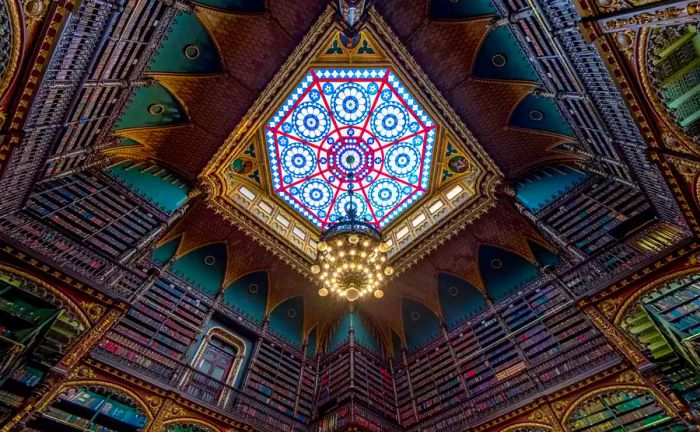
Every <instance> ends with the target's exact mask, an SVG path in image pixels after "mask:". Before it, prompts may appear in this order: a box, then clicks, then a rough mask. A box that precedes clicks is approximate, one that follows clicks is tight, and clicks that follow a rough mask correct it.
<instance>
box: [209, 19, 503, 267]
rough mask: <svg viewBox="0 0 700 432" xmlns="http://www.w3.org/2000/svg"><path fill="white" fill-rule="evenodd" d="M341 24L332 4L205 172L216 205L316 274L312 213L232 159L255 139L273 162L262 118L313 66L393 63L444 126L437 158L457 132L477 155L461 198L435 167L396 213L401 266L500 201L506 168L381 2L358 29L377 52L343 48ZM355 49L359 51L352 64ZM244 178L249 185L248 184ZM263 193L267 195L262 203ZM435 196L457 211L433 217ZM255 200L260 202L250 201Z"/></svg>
mask: <svg viewBox="0 0 700 432" xmlns="http://www.w3.org/2000/svg"><path fill="white" fill-rule="evenodd" d="M340 31H341V28H340V27H339V24H338V23H337V22H335V21H333V10H332V8H328V9H327V10H326V12H325V13H324V14H323V15H322V17H321V18H320V19H319V20H318V21H317V22H316V23H315V24H314V26H313V27H312V29H311V30H310V32H309V33H307V35H306V37H305V38H304V40H303V41H302V43H301V44H300V45H299V46H298V47H297V49H296V50H295V52H294V53H293V54H292V56H290V58H289V59H288V61H287V62H286V63H285V65H284V66H283V67H282V68H281V70H280V71H279V72H278V73H277V75H276V76H275V77H274V78H273V80H272V81H271V83H270V84H269V85H268V87H267V88H266V89H265V90H264V91H263V92H262V94H261V96H260V97H259V98H258V100H257V101H256V102H255V104H254V105H253V106H252V107H251V109H250V110H249V111H248V113H247V114H246V116H245V117H244V119H243V120H242V121H241V122H240V123H239V125H238V126H237V127H236V129H235V130H234V131H233V133H232V134H231V135H230V136H229V138H228V139H227V140H226V142H225V144H224V145H223V146H222V147H221V148H220V149H219V151H218V152H217V153H216V155H215V156H214V157H213V159H212V161H211V162H210V163H209V165H208V166H207V168H206V169H205V170H204V172H203V173H202V174H201V175H200V177H199V179H200V181H201V182H202V183H204V184H207V185H208V186H207V189H209V190H210V191H211V193H210V199H209V200H208V201H207V205H208V206H209V207H211V208H212V209H214V210H215V211H216V212H217V213H219V214H221V215H223V216H225V217H226V218H227V219H229V220H230V221H232V222H233V223H235V225H236V226H238V227H239V228H242V229H243V231H244V232H246V234H249V235H250V236H251V237H253V238H254V239H255V240H256V241H258V242H259V243H260V244H262V245H264V246H265V247H266V248H268V249H270V250H271V251H272V253H273V254H276V255H280V256H281V257H282V259H283V260H284V261H285V262H287V263H289V264H290V265H292V266H293V267H294V268H296V269H297V270H299V271H300V272H302V273H304V274H306V273H308V268H309V266H310V264H311V262H312V260H313V258H314V255H315V247H314V245H315V243H316V242H317V241H318V236H319V235H320V231H319V230H318V228H316V227H315V226H313V225H312V224H311V222H309V221H308V220H306V219H305V218H302V217H297V215H296V211H295V210H294V209H291V208H290V207H289V205H288V204H287V203H285V202H283V201H282V199H281V198H280V197H279V196H277V194H276V193H273V191H271V190H270V189H271V187H272V186H271V185H270V184H267V180H261V182H260V183H259V184H253V183H252V182H250V181H249V180H248V179H239V178H238V177H234V176H232V175H231V174H230V164H231V161H233V160H234V158H235V157H236V155H238V154H241V152H242V151H244V150H245V149H246V148H248V147H250V146H251V144H252V145H253V146H254V147H255V148H256V153H257V157H258V158H263V159H265V160H266V161H267V148H266V147H265V145H264V144H263V143H265V134H264V133H263V128H262V125H264V124H265V122H267V119H268V117H269V116H270V115H272V114H271V113H274V112H275V111H274V110H275V108H276V107H278V106H279V105H280V104H282V102H283V101H284V99H286V98H287V95H288V93H290V92H291V91H292V89H293V88H294V87H295V86H296V82H297V81H298V80H299V79H300V77H301V76H302V75H303V74H305V73H306V70H307V69H308V68H310V67H311V66H312V65H313V66H314V67H317V66H318V67H347V66H348V65H349V64H352V65H359V66H363V67H391V68H392V70H394V71H396V74H397V76H398V77H399V78H400V79H401V81H403V82H404V83H406V84H407V88H410V89H412V90H416V91H417V93H418V96H420V97H418V98H417V99H418V100H419V101H420V104H422V105H423V107H425V108H426V111H427V113H428V115H430V117H431V118H434V119H437V123H438V124H439V125H440V127H439V128H438V133H437V134H436V135H437V136H436V139H435V142H436V145H435V150H434V152H433V153H434V154H435V157H436V158H437V157H443V156H442V152H443V151H444V148H445V146H446V145H447V143H446V141H447V140H448V139H451V138H448V137H452V138H454V140H455V141H451V142H452V143H453V144H456V145H458V146H460V148H461V149H462V150H463V151H465V153H466V154H467V155H468V159H469V161H470V162H471V164H470V170H469V173H470V176H466V177H462V182H463V183H464V184H463V185H462V184H461V183H457V180H456V179H455V180H451V181H453V182H455V184H459V185H460V186H450V187H453V188H454V190H455V191H457V194H458V195H459V197H457V196H455V195H450V194H447V193H448V192H449V191H448V190H447V189H448V187H446V186H445V184H439V177H440V175H439V173H438V174H435V172H437V170H435V171H434V172H433V173H432V176H431V180H430V188H429V193H428V194H427V195H426V196H425V197H423V198H421V200H420V201H419V202H418V203H416V204H413V206H412V207H411V210H410V211H406V212H405V213H403V214H401V215H400V216H398V217H397V218H396V219H395V220H392V221H391V223H390V224H388V226H387V227H386V229H385V230H384V231H385V235H386V236H387V238H388V239H389V241H390V243H391V244H393V245H395V246H394V247H393V248H392V252H391V253H390V254H391V255H390V259H391V260H392V263H393V264H394V266H395V267H397V268H399V269H401V270H405V269H406V268H408V267H410V266H411V265H413V264H415V263H416V262H418V261H419V260H420V259H422V258H423V257H424V256H425V255H427V254H429V253H430V252H431V251H433V250H435V249H436V248H437V247H439V246H440V245H441V244H443V243H444V242H445V241H446V240H448V239H449V238H451V237H452V236H454V235H455V234H456V233H457V232H459V231H460V230H462V229H464V228H465V226H466V225H468V224H469V223H471V222H472V221H474V220H475V219H477V218H479V217H480V216H482V215H483V214H484V213H486V212H487V211H488V210H489V209H491V208H493V207H494V206H495V202H496V188H497V185H498V184H499V183H500V181H501V178H502V174H501V173H500V171H499V170H498V168H497V167H496V166H495V164H494V163H493V161H492V160H491V159H490V157H489V156H488V154H487V153H486V152H485V151H484V150H483V149H482V148H481V147H480V146H479V144H478V142H477V141H476V139H475V138H474V136H473V135H472V134H471V132H470V131H469V130H468V129H467V128H466V126H465V125H464V124H463V123H462V121H461V119H459V117H458V116H457V114H456V113H455V112H454V111H453V110H452V108H451V107H450V106H449V105H448V104H447V102H446V101H445V100H444V99H443V98H442V96H441V95H440V93H439V92H438V90H437V89H436V88H435V86H434V85H433V84H432V83H431V82H430V80H429V79H428V77H427V75H426V74H425V73H424V72H423V71H422V70H421V69H420V67H419V66H418V64H417V63H416V62H415V61H414V60H413V58H412V57H411V56H410V54H409V53H408V51H406V49H405V48H404V47H403V46H402V45H401V44H400V42H399V41H398V39H397V37H396V36H395V35H394V34H393V32H392V30H391V29H390V28H389V27H388V26H387V24H386V23H385V22H384V21H383V20H382V18H381V17H380V16H379V14H378V13H377V12H376V10H375V9H374V8H370V9H369V11H368V18H367V21H366V22H365V23H363V27H362V31H361V33H360V35H359V36H358V37H361V39H360V40H361V41H365V42H363V43H369V47H370V48H371V50H370V51H371V52H372V54H370V56H369V57H362V56H358V55H357V54H358V53H357V52H356V51H353V50H356V49H357V47H355V46H350V47H349V48H348V50H349V51H345V54H343V48H342V46H341V45H337V44H338V39H337V34H338V32H340ZM362 38H363V39H362ZM328 41H334V42H335V43H336V45H337V46H335V48H336V49H337V50H338V51H340V52H341V55H340V57H339V58H337V59H334V58H333V57H332V56H330V55H329V52H326V50H328V48H327V44H326V43H327V42H328ZM353 53H354V54H353ZM382 53H383V54H382ZM347 56H350V57H351V61H349V63H348V60H347V58H346V57H347ZM355 57H357V58H356V59H355ZM343 59H345V61H344V60H343ZM353 59H354V60H353ZM414 96H415V95H414ZM465 149H466V150H465ZM437 162H440V160H438V161H437ZM259 166H260V172H261V174H260V177H261V178H267V177H269V170H270V168H269V166H268V163H260V164H259ZM438 166H439V165H438ZM451 184H452V183H450V185H451ZM241 185H245V188H243V187H242V186H241ZM251 188H252V190H251ZM262 189H264V190H262ZM445 194H447V197H446V198H443V197H442V195H445ZM261 200H262V201H264V202H263V203H262V204H258V203H259V202H260V201H261ZM435 200H439V201H441V202H442V203H443V204H442V205H443V206H448V208H450V211H449V212H448V213H447V214H445V215H443V216H441V217H440V218H439V219H436V221H434V222H433V221H432V219H431V216H430V215H431V213H429V212H428V213H426V212H427V211H428V210H427V206H429V205H433V204H432V203H433V202H434V201H435ZM455 203H456V204H455ZM251 205H252V206H253V207H250V206H251ZM259 205H264V206H265V208H267V210H266V211H267V213H268V214H270V215H280V216H277V217H276V218H275V217H272V218H267V221H266V222H262V223H261V220H262V219H263V216H264V215H263V214H262V213H260V212H259V209H257V206H259ZM450 205H451V206H452V207H450ZM242 210H244V211H242ZM419 214H422V215H423V216H421V217H422V219H421V220H422V221H426V220H428V221H430V223H429V224H428V225H425V224H423V223H422V222H418V224H420V225H421V226H420V227H418V225H416V224H415V223H414V224H413V226H412V225H411V223H409V218H411V221H413V222H415V221H414V219H415V220H418V219H417V216H416V215H419ZM290 218H291V221H290ZM278 221H281V222H282V223H283V224H282V225H281V224H280V223H278ZM290 222H291V226H290ZM284 224H286V225H284ZM414 227H415V228H420V229H414ZM292 228H293V229H292ZM292 232H294V233H296V234H297V237H298V238H295V237H294V236H293V235H292ZM399 234H400V235H399ZM299 239H303V240H299ZM271 245H272V246H271ZM307 276H308V275H307Z"/></svg>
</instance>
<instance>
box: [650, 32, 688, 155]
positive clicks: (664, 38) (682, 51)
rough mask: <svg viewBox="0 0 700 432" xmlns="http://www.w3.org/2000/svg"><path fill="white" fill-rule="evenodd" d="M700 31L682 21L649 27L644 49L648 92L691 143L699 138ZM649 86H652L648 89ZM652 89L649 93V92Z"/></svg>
mask: <svg viewBox="0 0 700 432" xmlns="http://www.w3.org/2000/svg"><path fill="white" fill-rule="evenodd" d="M699 47H700V35H698V31H697V27H696V26H689V25H686V24H682V25H676V26H667V27H657V28H654V29H652V30H651V32H650V33H649V37H648V45H647V49H646V56H647V59H646V65H644V66H645V67H646V72H647V73H648V75H649V78H650V83H649V84H650V86H649V87H648V88H649V89H650V91H649V93H650V94H649V96H650V97H651V99H652V102H653V103H654V104H655V105H659V104H658V102H661V103H660V105H661V106H660V107H658V111H659V113H660V114H663V113H662V111H665V114H666V115H665V116H663V117H664V118H665V119H666V120H667V121H668V124H669V126H671V127H672V128H674V129H677V130H678V129H680V130H681V131H682V132H683V134H685V135H687V136H688V137H689V138H690V139H691V140H693V141H694V142H695V143H697V142H698V141H700V121H698V120H699V119H700V116H698V112H699V110H700V97H699V96H698V95H697V93H696V92H695V90H694V89H695V87H696V86H697V85H698V83H700V62H699V61H698V59H700V48H699ZM651 89H653V90H651ZM652 92H653V93H652Z"/></svg>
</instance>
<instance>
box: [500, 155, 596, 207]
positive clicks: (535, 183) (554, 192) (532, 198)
mask: <svg viewBox="0 0 700 432" xmlns="http://www.w3.org/2000/svg"><path fill="white" fill-rule="evenodd" d="M587 179H588V176H587V175H586V174H585V173H583V172H581V171H579V170H577V169H575V168H572V167H570V166H568V165H548V166H544V167H540V168H538V169H535V170H531V171H529V172H528V173H526V174H524V175H522V176H520V177H519V178H518V179H517V180H516V181H515V185H514V186H515V196H516V198H517V199H518V201H520V203H521V204H522V205H524V206H525V208H527V209H528V210H530V211H531V212H538V211H540V210H542V208H544V207H545V206H547V205H549V204H551V203H552V202H554V201H555V200H556V199H557V198H559V197H561V196H562V195H564V194H565V193H567V192H568V191H570V190H571V189H573V188H575V187H576V186H578V185H580V184H581V183H583V182H584V181H586V180H587Z"/></svg>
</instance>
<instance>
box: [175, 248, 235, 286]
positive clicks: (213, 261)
mask: <svg viewBox="0 0 700 432" xmlns="http://www.w3.org/2000/svg"><path fill="white" fill-rule="evenodd" d="M226 258H227V256H226V246H225V245H224V244H223V243H214V244H210V245H207V246H204V247H201V248H199V249H195V250H194V251H192V252H189V253H187V254H186V255H184V256H182V257H180V258H178V259H177V260H176V261H175V262H174V263H173V265H172V267H171V270H172V272H173V273H175V274H176V275H178V276H179V277H181V278H183V279H185V280H186V281H187V282H188V283H190V284H192V285H193V286H194V287H195V288H198V289H200V290H201V291H202V292H203V293H205V294H207V295H209V296H211V297H214V296H215V295H216V294H217V293H218V292H219V290H221V284H222V282H223V280H224V274H225V272H226Z"/></svg>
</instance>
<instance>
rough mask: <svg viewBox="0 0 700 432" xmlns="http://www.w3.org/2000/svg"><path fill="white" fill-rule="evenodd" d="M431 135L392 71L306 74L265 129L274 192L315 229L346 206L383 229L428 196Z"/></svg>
mask: <svg viewBox="0 0 700 432" xmlns="http://www.w3.org/2000/svg"><path fill="white" fill-rule="evenodd" d="M435 129H436V126H435V123H434V122H433V121H432V119H431V118H430V117H429V116H428V115H427V114H426V113H425V111H424V110H423V108H422V107H421V106H420V105H418V103H417V102H416V101H415V99H414V98H413V96H411V95H410V93H409V92H408V91H407V90H406V87H405V86H404V85H403V83H401V81H400V80H399V78H398V77H397V76H396V74H395V73H394V72H393V71H392V70H391V69H374V68H372V69H360V68H357V69H354V68H353V69H312V70H311V71H309V72H308V74H307V75H306V76H305V77H304V79H302V81H301V83H300V84H299V85H298V86H297V88H296V89H295V90H294V91H293V92H292V94H291V95H290V96H289V98H287V99H286V100H285V101H284V103H283V104H282V106H281V108H280V109H279V110H278V111H277V113H276V114H275V115H274V116H273V117H272V119H271V120H270V121H269V123H268V124H267V126H266V127H265V136H266V139H267V149H268V160H269V161H270V173H271V174H272V184H273V187H274V192H275V193H276V194H277V195H278V196H279V197H280V198H282V199H283V200H284V201H286V202H287V203H288V204H289V205H291V206H292V207H293V208H294V209H296V210H297V211H298V212H299V213H300V214H301V215H303V216H304V217H305V218H307V219H308V220H309V221H310V222H312V223H313V224H314V225H316V226H317V227H319V228H321V229H325V227H326V226H327V225H328V224H330V223H333V222H337V221H338V220H339V219H341V218H343V217H346V216H347V211H348V208H349V206H353V207H354V208H355V210H356V212H357V217H358V218H359V219H362V220H364V221H366V222H369V223H371V224H374V225H376V226H377V227H378V228H383V227H385V226H386V225H387V224H388V223H389V222H391V220H393V219H394V218H395V217H396V216H398V215H399V214H401V213H402V212H403V211H405V210H406V209H407V208H408V207H409V206H410V205H411V204H412V203H414V202H415V201H416V200H418V199H419V198H420V197H421V196H423V195H424V194H425V192H426V191H427V189H428V187H429V180H430V165H431V162H432V156H433V146H434V143H435V132H436V131H435ZM349 178H352V181H349V180H348V179H349ZM353 189H354V192H355V196H356V198H355V200H354V201H353V202H352V203H351V202H350V194H349V192H350V191H351V190H353Z"/></svg>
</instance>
